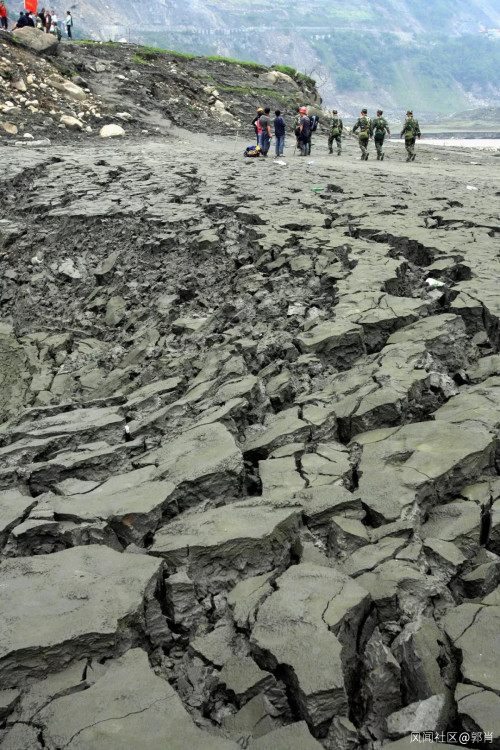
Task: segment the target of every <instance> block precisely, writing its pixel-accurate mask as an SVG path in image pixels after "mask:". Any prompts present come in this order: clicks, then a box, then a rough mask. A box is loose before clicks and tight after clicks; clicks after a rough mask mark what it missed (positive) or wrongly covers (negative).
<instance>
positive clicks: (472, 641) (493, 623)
mask: <svg viewBox="0 0 500 750" xmlns="http://www.w3.org/2000/svg"><path fill="white" fill-rule="evenodd" d="M499 626H500V606H482V605H481V604H472V603H465V604H461V605H460V606H458V607H455V608H454V609H452V610H450V611H449V612H448V614H447V615H446V617H445V618H444V629H445V632H446V634H447V636H448V637H449V639H450V640H451V642H452V645H453V648H454V649H456V651H457V652H458V653H459V654H460V660H461V666H460V671H461V673H462V678H463V681H464V682H465V681H467V682H471V683H472V684H475V685H478V686H480V687H482V688H484V689H486V690H492V691H493V692H498V691H500V668H499V667H500V664H499V657H498V655H499V653H500V651H499V647H500V643H499V641H500V627H499Z"/></svg>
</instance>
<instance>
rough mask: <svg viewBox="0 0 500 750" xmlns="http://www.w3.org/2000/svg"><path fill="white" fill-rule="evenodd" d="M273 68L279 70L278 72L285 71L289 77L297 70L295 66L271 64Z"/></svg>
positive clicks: (295, 73)
mask: <svg viewBox="0 0 500 750" xmlns="http://www.w3.org/2000/svg"><path fill="white" fill-rule="evenodd" d="M273 68H274V70H279V72H280V73H286V75H287V76H290V78H293V77H294V76H295V75H297V71H296V70H295V68H292V67H291V65H273Z"/></svg>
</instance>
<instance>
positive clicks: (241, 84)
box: [0, 32, 321, 143]
mask: <svg viewBox="0 0 500 750" xmlns="http://www.w3.org/2000/svg"><path fill="white" fill-rule="evenodd" d="M36 33H38V32H36ZM40 33H41V32H40ZM17 36H18V37H19V39H20V38H21V35H20V34H18V35H17ZM42 37H43V35H42ZM56 53H57V54H56V56H48V57H41V56H40V55H38V54H35V53H34V52H33V51H32V50H31V49H26V48H25V47H24V46H21V45H20V44H18V43H16V41H15V38H14V39H13V38H12V36H11V35H10V34H2V35H0V82H1V88H0V116H1V118H2V122H3V123H5V125H4V126H3V127H1V126H0V138H1V139H2V141H3V142H9V141H12V142H16V141H19V139H20V138H24V139H25V140H32V139H34V140H36V141H38V140H40V139H47V138H48V139H49V140H50V141H51V142H52V141H54V140H61V139H62V140H66V141H69V142H72V143H75V142H77V143H78V142H86V141H88V140H89V139H92V138H94V137H96V136H98V135H99V133H100V130H101V128H102V126H103V125H105V124H115V125H119V126H120V127H123V129H124V130H125V134H126V135H132V136H137V135H141V136H143V135H147V134H152V133H155V134H161V135H168V134H169V132H170V130H171V127H172V124H178V125H180V126H182V127H184V128H186V129H188V130H193V131H201V132H210V133H215V134H225V135H231V136H235V135H236V133H237V132H238V131H242V132H243V133H245V132H247V133H248V135H249V136H252V137H253V129H252V127H251V124H250V123H251V122H252V119H253V118H254V116H255V111H256V107H257V106H259V105H261V106H265V105H266V104H267V105H269V106H270V107H271V108H272V110H273V111H274V109H276V108H279V109H281V110H282V111H283V112H285V113H287V114H291V113H292V112H293V113H295V112H296V111H297V106H298V105H300V104H303V103H306V104H308V105H313V106H314V105H316V106H318V107H319V106H320V103H321V98H320V96H319V94H318V92H317V90H316V88H315V86H314V82H313V81H311V80H310V79H307V78H306V77H304V76H295V78H292V77H290V76H289V75H287V74H285V73H282V72H280V71H278V70H270V69H269V68H266V67H264V66H260V65H252V64H238V63H235V62H230V61H224V60H208V59H205V58H200V57H194V56H183V55H176V54H168V53H163V52H158V51H155V50H153V49H147V48H144V47H140V46H137V45H132V44H130V45H129V44H124V45H122V44H109V45H108V44H103V45H99V44H90V43H89V44H70V43H63V44H60V45H59V47H58V48H57V49H56ZM318 111H319V110H318ZM68 118H70V119H68ZM26 134H28V136H27V135H26ZM29 136H31V137H32V138H30V137H29Z"/></svg>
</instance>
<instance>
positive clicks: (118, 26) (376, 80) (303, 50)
mask: <svg viewBox="0 0 500 750" xmlns="http://www.w3.org/2000/svg"><path fill="white" fill-rule="evenodd" d="M73 14H74V18H75V32H76V34H77V35H79V36H83V37H89V38H93V39H102V40H108V39H114V40H127V41H132V42H136V43H140V44H149V45H154V46H158V47H163V48H168V49H177V50H183V51H186V52H191V53H194V54H205V55H213V54H217V55H225V56H229V57H235V58H238V59H243V60H251V61H255V62H259V63H262V64H265V65H272V64H273V63H281V64H287V65H291V66H293V67H295V68H297V70H301V71H303V72H304V73H306V74H308V75H310V76H312V77H314V78H316V79H317V81H318V84H319V86H320V89H321V92H322V94H323V97H324V100H325V104H327V105H329V106H331V105H334V104H336V105H338V106H340V107H341V109H342V110H343V112H344V113H345V114H349V113H351V114H354V113H355V112H357V110H358V107H359V105H360V103H366V104H367V106H370V107H372V108H373V107H374V106H375V105H382V106H383V107H384V109H386V110H392V111H401V110H402V109H404V108H405V107H407V106H408V104H409V103H411V104H412V105H413V106H414V107H416V108H418V109H419V112H420V113H421V115H424V116H425V115H431V114H432V113H439V112H448V111H453V110H460V109H467V108H469V107H471V106H481V105H486V106H488V105H490V106H491V105H498V104H500V37H499V38H489V37H488V35H487V34H480V33H478V31H479V30H480V29H492V28H500V4H499V3H498V1H497V0H453V2H452V0H384V1H382V0H352V2H350V3H349V4H346V3H345V2H344V0H308V2H307V3H305V4H295V3H290V2H289V0H276V2H273V3H272V4H269V3H265V2H264V0H254V1H252V2H250V0H211V1H210V2H209V1H208V0H183V1H182V2H181V1H180V0H169V1H168V2H167V0H123V1H122V0H120V2H118V0H108V3H107V4H106V5H104V4H100V3H94V2H93V0H77V3H76V4H75V5H74V6H73Z"/></svg>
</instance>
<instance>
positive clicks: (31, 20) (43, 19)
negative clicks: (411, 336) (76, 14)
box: [0, 0, 73, 39]
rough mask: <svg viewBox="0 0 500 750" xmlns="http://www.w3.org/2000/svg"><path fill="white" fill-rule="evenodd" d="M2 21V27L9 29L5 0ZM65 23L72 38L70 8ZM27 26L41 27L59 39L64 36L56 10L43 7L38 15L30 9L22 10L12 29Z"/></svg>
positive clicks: (0, 7)
mask: <svg viewBox="0 0 500 750" xmlns="http://www.w3.org/2000/svg"><path fill="white" fill-rule="evenodd" d="M0 22H1V28H3V29H5V31H7V29H8V26H9V18H8V13H7V8H6V7H5V3H4V0H0ZM63 25H64V26H65V27H66V34H67V36H68V39H72V38H73V34H72V30H73V17H72V15H71V12H70V11H69V10H68V11H67V12H66V18H65V19H64V24H63ZM25 26H31V27H32V28H37V29H40V30H41V31H45V32H46V33H47V34H54V35H55V36H57V38H58V39H60V38H61V36H62V32H61V26H60V23H59V21H58V19H57V15H56V12H55V10H51V11H48V10H45V8H42V10H41V11H40V13H37V14H36V15H35V13H30V12H28V11H21V13H20V15H19V18H18V19H17V21H16V24H15V26H14V27H13V29H12V31H15V30H16V29H22V28H23V27H25Z"/></svg>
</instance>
